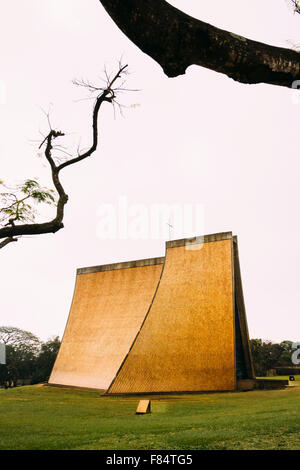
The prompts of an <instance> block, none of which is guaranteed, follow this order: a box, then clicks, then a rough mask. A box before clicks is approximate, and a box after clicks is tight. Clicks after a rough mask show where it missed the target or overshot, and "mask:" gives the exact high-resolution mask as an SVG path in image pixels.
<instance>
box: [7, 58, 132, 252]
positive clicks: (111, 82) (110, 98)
mask: <svg viewBox="0 0 300 470" xmlns="http://www.w3.org/2000/svg"><path fill="white" fill-rule="evenodd" d="M126 69H127V65H124V66H123V65H122V64H119V68H118V72H117V73H116V74H115V75H114V76H113V77H111V76H109V75H108V74H107V72H105V74H106V84H105V86H104V87H96V86H94V85H91V84H90V83H88V82H84V81H83V82H79V81H75V84H76V85H80V86H84V87H86V88H88V89H89V91H91V92H92V93H95V94H96V98H95V102H94V108H93V115H92V129H93V140H92V144H91V146H90V148H89V149H88V150H86V151H84V152H80V151H78V155H77V156H74V157H72V158H70V159H67V160H65V161H63V162H61V161H59V159H57V158H55V156H54V155H53V150H55V147H56V144H55V141H56V140H59V139H61V138H62V137H63V136H64V135H65V134H64V133H63V132H62V131H60V130H56V129H52V127H51V124H50V120H49V119H48V122H49V126H50V131H49V133H48V135H47V136H46V137H45V138H44V140H43V141H42V143H41V144H40V146H39V149H43V151H44V155H45V157H46V160H47V162H48V164H49V166H50V169H51V176H52V181H53V184H54V187H55V189H56V193H57V200H56V199H55V195H54V193H55V192H54V191H53V190H48V189H47V188H43V187H41V186H40V185H39V183H38V182H37V181H36V180H33V179H29V180H26V181H25V182H24V183H23V184H22V185H20V186H19V187H17V188H16V189H17V191H13V190H12V189H11V188H8V187H7V186H5V185H4V183H3V182H2V181H0V184H1V185H2V186H3V187H4V188H5V191H4V192H2V193H0V197H1V198H2V204H3V207H2V208H0V239H3V241H2V242H1V243H0V248H3V247H5V246H6V245H8V244H9V243H11V242H15V241H17V240H18V238H19V237H20V236H22V235H38V234H43V233H55V232H57V231H58V230H60V229H62V228H63V218H64V208H65V205H66V203H67V201H68V195H67V194H66V192H65V190H64V188H63V186H62V183H61V181H60V172H61V171H62V170H63V169H64V168H66V167H68V166H70V165H74V164H76V163H78V162H80V161H82V160H84V159H86V158H88V157H90V156H91V155H92V154H93V153H94V152H95V150H96V149H97V146H98V115H99V111H100V108H101V106H102V105H103V103H105V102H106V103H110V104H112V105H113V106H115V105H117V106H119V107H120V106H121V105H120V104H119V103H118V102H117V101H116V96H117V93H118V92H119V91H122V90H124V88H123V83H124V82H123V81H122V82H121V84H120V83H119V82H120V81H119V79H121V78H122V76H123V75H124V74H126V72H127V70H126ZM32 202H36V203H41V202H44V203H47V204H54V203H55V205H56V215H55V217H54V218H53V219H52V220H50V221H48V222H44V223H34V219H35V211H34V207H33V205H32ZM25 222H31V223H25Z"/></svg>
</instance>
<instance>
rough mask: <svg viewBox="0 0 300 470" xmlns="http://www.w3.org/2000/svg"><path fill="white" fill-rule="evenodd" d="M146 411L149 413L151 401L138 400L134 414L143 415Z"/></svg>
mask: <svg viewBox="0 0 300 470" xmlns="http://www.w3.org/2000/svg"><path fill="white" fill-rule="evenodd" d="M146 413H151V401H150V400H140V401H139V404H138V407H137V409H136V412H135V414H137V415H144V414H146Z"/></svg>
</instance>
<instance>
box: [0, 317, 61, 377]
mask: <svg viewBox="0 0 300 470" xmlns="http://www.w3.org/2000/svg"><path fill="white" fill-rule="evenodd" d="M0 342H2V343H4V344H5V345H6V365H0V383H4V382H5V381H6V380H10V381H13V382H14V383H15V384H16V383H17V381H18V380H19V381H20V380H21V381H22V380H27V381H28V380H29V381H30V383H39V382H45V381H47V380H48V378H49V376H50V373H51V370H52V367H53V365H54V362H55V359H56V356H57V353H58V350H59V347H60V340H59V337H58V336H56V337H54V338H51V339H49V340H48V341H46V342H45V343H43V342H42V341H41V340H40V339H39V338H38V337H37V336H35V335H34V334H33V333H30V332H29V331H24V330H21V329H20V328H15V327H10V326H1V327H0Z"/></svg>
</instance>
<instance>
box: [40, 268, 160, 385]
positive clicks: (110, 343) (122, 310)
mask: <svg viewBox="0 0 300 470" xmlns="http://www.w3.org/2000/svg"><path fill="white" fill-rule="evenodd" d="M123 264H124V265H125V263H123ZM100 268H101V267H100ZM102 268H106V267H102ZM161 270H162V262H161V263H160V264H157V265H149V266H148V265H145V266H141V267H130V268H126V269H112V270H106V269H103V270H101V272H93V269H92V270H91V272H90V271H89V270H88V269H87V270H86V271H87V272H86V273H83V274H78V275H77V279H76V286H75V292H74V297H73V302H72V307H71V311H70V315H69V319H68V322H67V326H66V330H65V334H64V337H63V341H62V345H61V348H60V351H59V354H58V357H57V360H56V362H55V365H54V368H53V371H52V374H51V377H50V380H49V383H50V384H53V385H54V384H57V385H58V384H59V385H68V386H76V387H87V388H96V389H105V390H106V389H107V388H108V386H109V385H110V383H111V381H112V380H113V378H114V377H115V375H116V373H117V371H118V369H119V367H120V365H121V363H122V361H123V359H124V357H125V356H126V354H127V353H128V351H129V348H130V346H131V345H132V343H133V341H134V339H135V337H136V335H137V333H138V331H139V329H140V327H141V325H142V322H143V320H144V318H145V315H146V314H147V311H148V308H149V305H150V304H151V301H152V299H153V296H154V294H155V290H156V288H157V284H158V281H159V278H160V275H161ZM80 271H84V270H80ZM96 271H97V270H96Z"/></svg>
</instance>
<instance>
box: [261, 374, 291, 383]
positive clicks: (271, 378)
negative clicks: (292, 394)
mask: <svg viewBox="0 0 300 470" xmlns="http://www.w3.org/2000/svg"><path fill="white" fill-rule="evenodd" d="M291 375H293V374H291ZM294 377H295V383H296V384H297V385H300V375H294ZM257 378H258V379H269V380H289V375H275V376H274V377H257Z"/></svg>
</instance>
